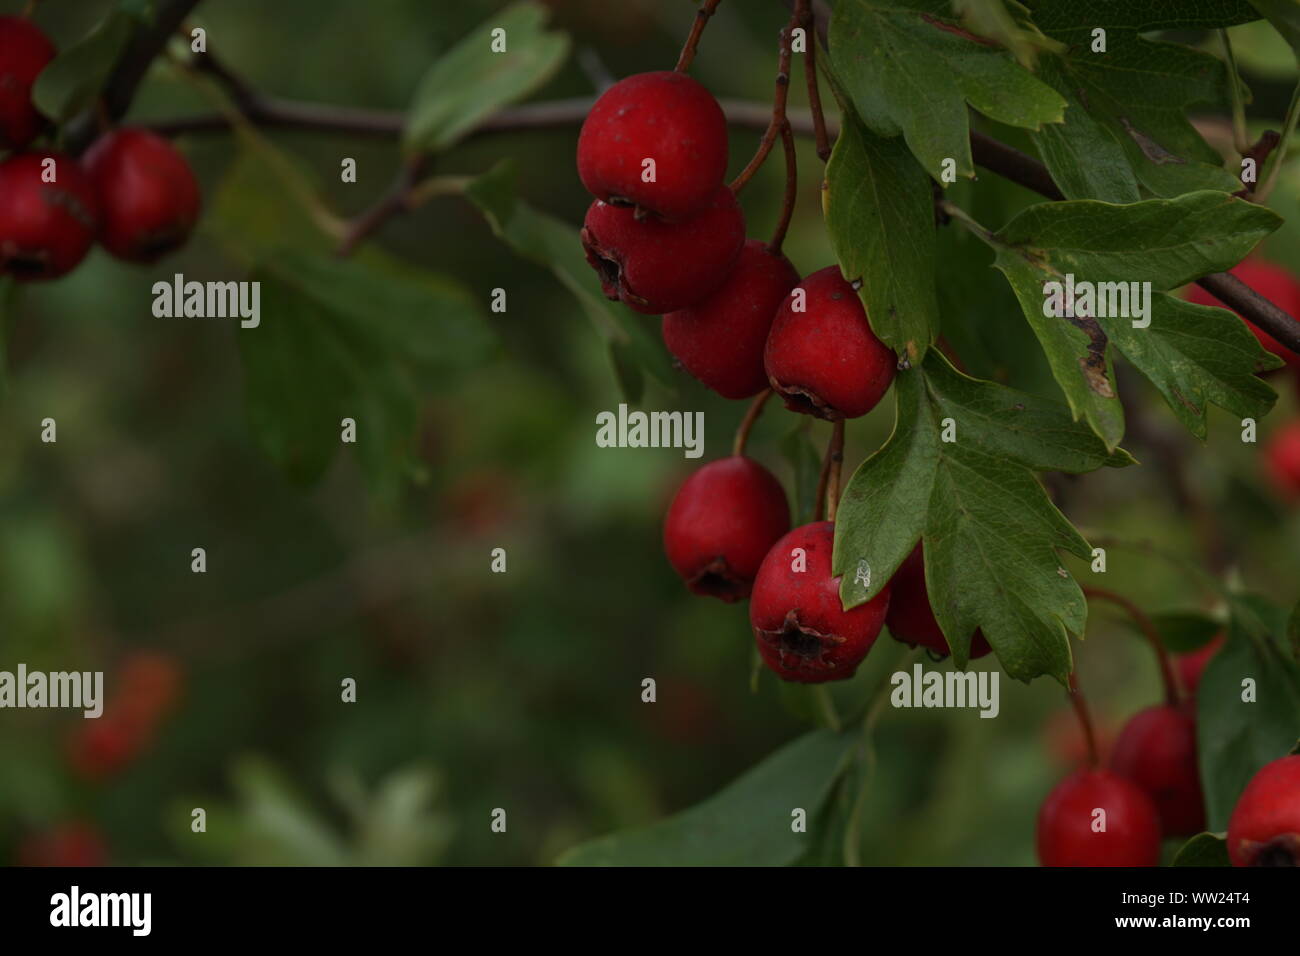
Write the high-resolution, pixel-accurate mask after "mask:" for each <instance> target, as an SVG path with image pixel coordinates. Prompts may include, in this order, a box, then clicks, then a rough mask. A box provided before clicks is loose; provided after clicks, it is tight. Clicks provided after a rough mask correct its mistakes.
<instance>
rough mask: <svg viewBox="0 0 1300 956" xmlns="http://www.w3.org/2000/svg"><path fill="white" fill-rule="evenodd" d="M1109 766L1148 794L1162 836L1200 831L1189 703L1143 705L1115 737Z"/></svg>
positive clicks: (1201, 814) (1201, 821)
mask: <svg viewBox="0 0 1300 956" xmlns="http://www.w3.org/2000/svg"><path fill="white" fill-rule="evenodd" d="M1110 765H1111V769H1112V770H1114V771H1115V772H1116V773H1118V774H1119V775H1120V776H1123V777H1126V778H1127V779H1129V780H1132V781H1133V782H1134V783H1136V784H1137V785H1138V786H1139V787H1141V788H1142V789H1143V790H1145V791H1146V793H1147V795H1148V796H1149V797H1151V799H1152V801H1154V803H1155V805H1156V810H1157V812H1158V813H1159V814H1160V823H1161V826H1162V827H1163V830H1164V834H1165V836H1190V835H1192V834H1193V833H1200V832H1201V831H1202V830H1204V829H1205V797H1204V796H1203V795H1202V794H1201V775H1200V772H1199V771H1198V770H1197V761H1196V719H1195V717H1194V716H1193V714H1192V711H1191V705H1190V702H1186V703H1184V704H1182V705H1180V706H1178V707H1170V706H1168V705H1162V706H1159V707H1148V708H1147V709H1146V710H1144V711H1141V712H1140V713H1138V714H1136V715H1134V717H1133V719H1132V720H1130V721H1129V722H1128V723H1127V724H1125V725H1124V729H1123V730H1121V731H1120V734H1119V739H1118V740H1116V741H1115V750H1114V752H1113V754H1112V755H1111V761H1110Z"/></svg>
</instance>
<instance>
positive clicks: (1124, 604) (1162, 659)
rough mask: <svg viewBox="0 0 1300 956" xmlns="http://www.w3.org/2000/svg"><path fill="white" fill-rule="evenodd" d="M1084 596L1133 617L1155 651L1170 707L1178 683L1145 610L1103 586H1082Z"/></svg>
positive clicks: (1175, 699)
mask: <svg viewBox="0 0 1300 956" xmlns="http://www.w3.org/2000/svg"><path fill="white" fill-rule="evenodd" d="M1082 590H1083V595H1084V597H1088V598H1096V599H1097V600H1099V601H1109V602H1110V603H1111V604H1114V605H1116V606H1117V607H1119V608H1121V609H1122V610H1123V611H1124V613H1125V614H1127V615H1128V616H1129V617H1130V618H1132V619H1133V623H1134V624H1136V625H1137V626H1138V629H1139V630H1140V631H1141V632H1142V634H1143V635H1144V636H1145V637H1146V639H1147V642H1148V643H1150V645H1151V650H1152V651H1154V652H1155V655H1156V662H1157V664H1159V666H1160V679H1161V681H1163V682H1164V685H1165V703H1167V704H1169V706H1170V707H1173V706H1175V705H1176V704H1177V703H1178V700H1179V695H1178V683H1177V681H1175V680H1174V669H1173V666H1172V665H1171V664H1170V663H1169V653H1168V651H1166V650H1165V644H1164V641H1162V640H1160V632H1159V631H1157V630H1156V626H1155V624H1154V623H1153V622H1152V620H1151V618H1149V617H1148V616H1147V614H1146V612H1145V611H1143V610H1142V609H1141V608H1140V607H1138V606H1137V605H1136V604H1134V603H1133V602H1132V601H1130V600H1129V599H1128V598H1126V597H1124V595H1122V594H1116V593H1115V592H1114V591H1107V590H1106V589H1105V588H1087V587H1086V588H1083V589H1082Z"/></svg>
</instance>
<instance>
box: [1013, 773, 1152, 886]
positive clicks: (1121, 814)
mask: <svg viewBox="0 0 1300 956" xmlns="http://www.w3.org/2000/svg"><path fill="white" fill-rule="evenodd" d="M1099 811H1100V812H1099ZM1037 844H1038V862H1039V863H1040V864H1042V865H1043V866H1155V865H1156V864H1157V863H1158V862H1159V861H1160V817H1159V815H1158V814H1157V812H1156V807H1155V804H1154V803H1152V802H1151V798H1150V797H1148V796H1147V795H1146V793H1145V792H1144V791H1143V790H1142V788H1141V787H1139V786H1138V785H1137V784H1135V783H1133V782H1132V781H1130V780H1126V779H1125V778H1124V777H1121V776H1120V775H1119V774H1117V773H1113V772H1111V771H1109V770H1092V769H1082V770H1077V771H1075V772H1074V773H1072V774H1071V775H1070V776H1068V777H1066V778H1065V779H1064V780H1062V781H1061V782H1060V783H1058V784H1057V785H1056V786H1055V787H1054V788H1053V789H1052V792H1051V793H1049V794H1048V795H1047V799H1045V800H1044V801H1043V806H1042V807H1041V808H1040V809H1039V811H1038V832H1037Z"/></svg>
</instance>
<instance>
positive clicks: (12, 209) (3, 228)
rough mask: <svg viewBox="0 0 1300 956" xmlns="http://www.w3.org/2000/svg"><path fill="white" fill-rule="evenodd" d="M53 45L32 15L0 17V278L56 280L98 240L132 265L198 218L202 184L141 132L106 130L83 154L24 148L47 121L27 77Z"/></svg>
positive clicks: (158, 251) (166, 146)
mask: <svg viewBox="0 0 1300 956" xmlns="http://www.w3.org/2000/svg"><path fill="white" fill-rule="evenodd" d="M54 52H55V51H54V45H53V44H52V43H50V41H49V39H48V38H47V37H46V36H45V34H43V33H42V32H41V31H40V29H39V28H37V27H36V26H35V25H34V24H33V23H32V22H31V21H30V20H27V19H25V18H22V17H0V150H4V151H9V152H10V155H9V156H8V157H7V158H6V159H4V160H3V161H0V275H10V276H13V277H14V278H16V279H20V280H37V279H55V278H58V277H59V276H62V275H66V274H67V273H68V272H70V271H72V269H74V268H75V267H76V266H77V264H78V263H80V262H81V260H82V259H84V258H85V256H86V253H87V252H89V251H90V247H91V245H92V244H93V243H94V242H95V240H96V239H98V240H99V242H100V243H101V244H102V245H103V246H104V248H105V249H107V250H108V252H109V253H110V254H111V255H113V256H115V257H117V258H118V259H123V260H125V261H128V262H144V263H147V262H153V261H155V260H156V259H158V258H160V257H161V256H163V255H165V254H166V253H168V252H171V251H172V250H174V249H176V248H179V247H180V246H181V245H183V244H184V243H185V241H186V239H188V238H189V235H190V233H191V232H192V231H193V229H194V224H195V223H196V222H197V221H198V218H199V206H200V193H199V185H198V182H197V181H196V180H195V178H194V173H193V171H192V170H191V169H190V165H189V163H188V162H187V161H186V160H185V157H184V156H182V155H181V154H180V153H179V152H177V150H176V149H175V147H173V146H172V145H171V143H169V142H168V141H167V140H165V139H163V138H161V137H159V136H156V135H154V134H153V133H151V132H149V131H147V130H143V129H131V128H122V129H117V130H113V131H111V132H108V133H105V134H104V135H103V136H101V137H100V138H99V140H98V141H97V142H95V143H94V144H93V145H92V146H91V148H90V149H89V150H88V151H87V152H86V154H85V156H84V157H82V158H81V160H80V161H78V160H77V158H75V157H73V156H71V155H68V154H66V153H59V152H51V151H48V150H40V149H35V150H28V147H29V146H30V144H31V143H32V142H33V141H34V140H35V139H36V138H37V136H38V135H40V134H41V133H42V132H43V131H44V130H45V129H46V127H47V126H48V123H47V122H46V120H45V118H44V117H42V116H41V115H40V113H39V112H38V111H37V109H36V107H35V105H34V104H33V103H32V96H31V93H32V84H33V83H34V82H35V81H36V77H37V76H38V75H39V74H40V72H41V70H43V69H44V68H45V66H46V64H48V63H49V61H50V60H51V59H53V58H54Z"/></svg>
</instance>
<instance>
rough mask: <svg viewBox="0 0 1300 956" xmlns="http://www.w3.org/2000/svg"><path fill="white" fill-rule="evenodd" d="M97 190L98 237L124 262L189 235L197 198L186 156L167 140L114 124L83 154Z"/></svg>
mask: <svg viewBox="0 0 1300 956" xmlns="http://www.w3.org/2000/svg"><path fill="white" fill-rule="evenodd" d="M84 162H85V166H86V172H87V174H88V175H89V176H90V179H91V182H93V183H94V185H95V190H96V192H97V193H98V194H99V200H100V207H101V210H102V218H103V224H102V226H101V229H100V235H99V241H100V243H102V244H103V246H104V248H105V249H107V250H108V251H109V253H110V254H111V255H113V256H115V257H117V258H118V259H124V260H126V261H128V262H146V263H147V262H154V261H155V260H157V259H159V258H161V257H162V256H164V255H166V254H167V253H169V252H172V251H174V250H176V249H178V248H180V247H181V246H182V245H184V244H185V241H186V240H187V239H189V237H190V233H191V232H193V231H194V224H195V223H196V222H198V219H199V207H200V205H201V203H202V199H201V196H200V192H199V184H198V181H197V180H196V179H195V178H194V172H193V170H191V169H190V164H189V162H188V161H187V160H186V159H185V157H184V156H182V155H181V154H180V152H178V151H177V149H176V147H174V146H173V145H172V144H171V143H170V142H168V141H167V140H165V139H163V138H162V137H161V136H157V135H155V134H154V133H151V132H149V131H148V130H143V129H130V128H127V129H117V130H114V131H112V132H111V133H107V134H105V135H104V136H102V137H100V138H99V140H97V141H96V142H95V144H94V145H93V146H91V147H90V149H89V150H88V151H87V153H86V156H85V160H84Z"/></svg>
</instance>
